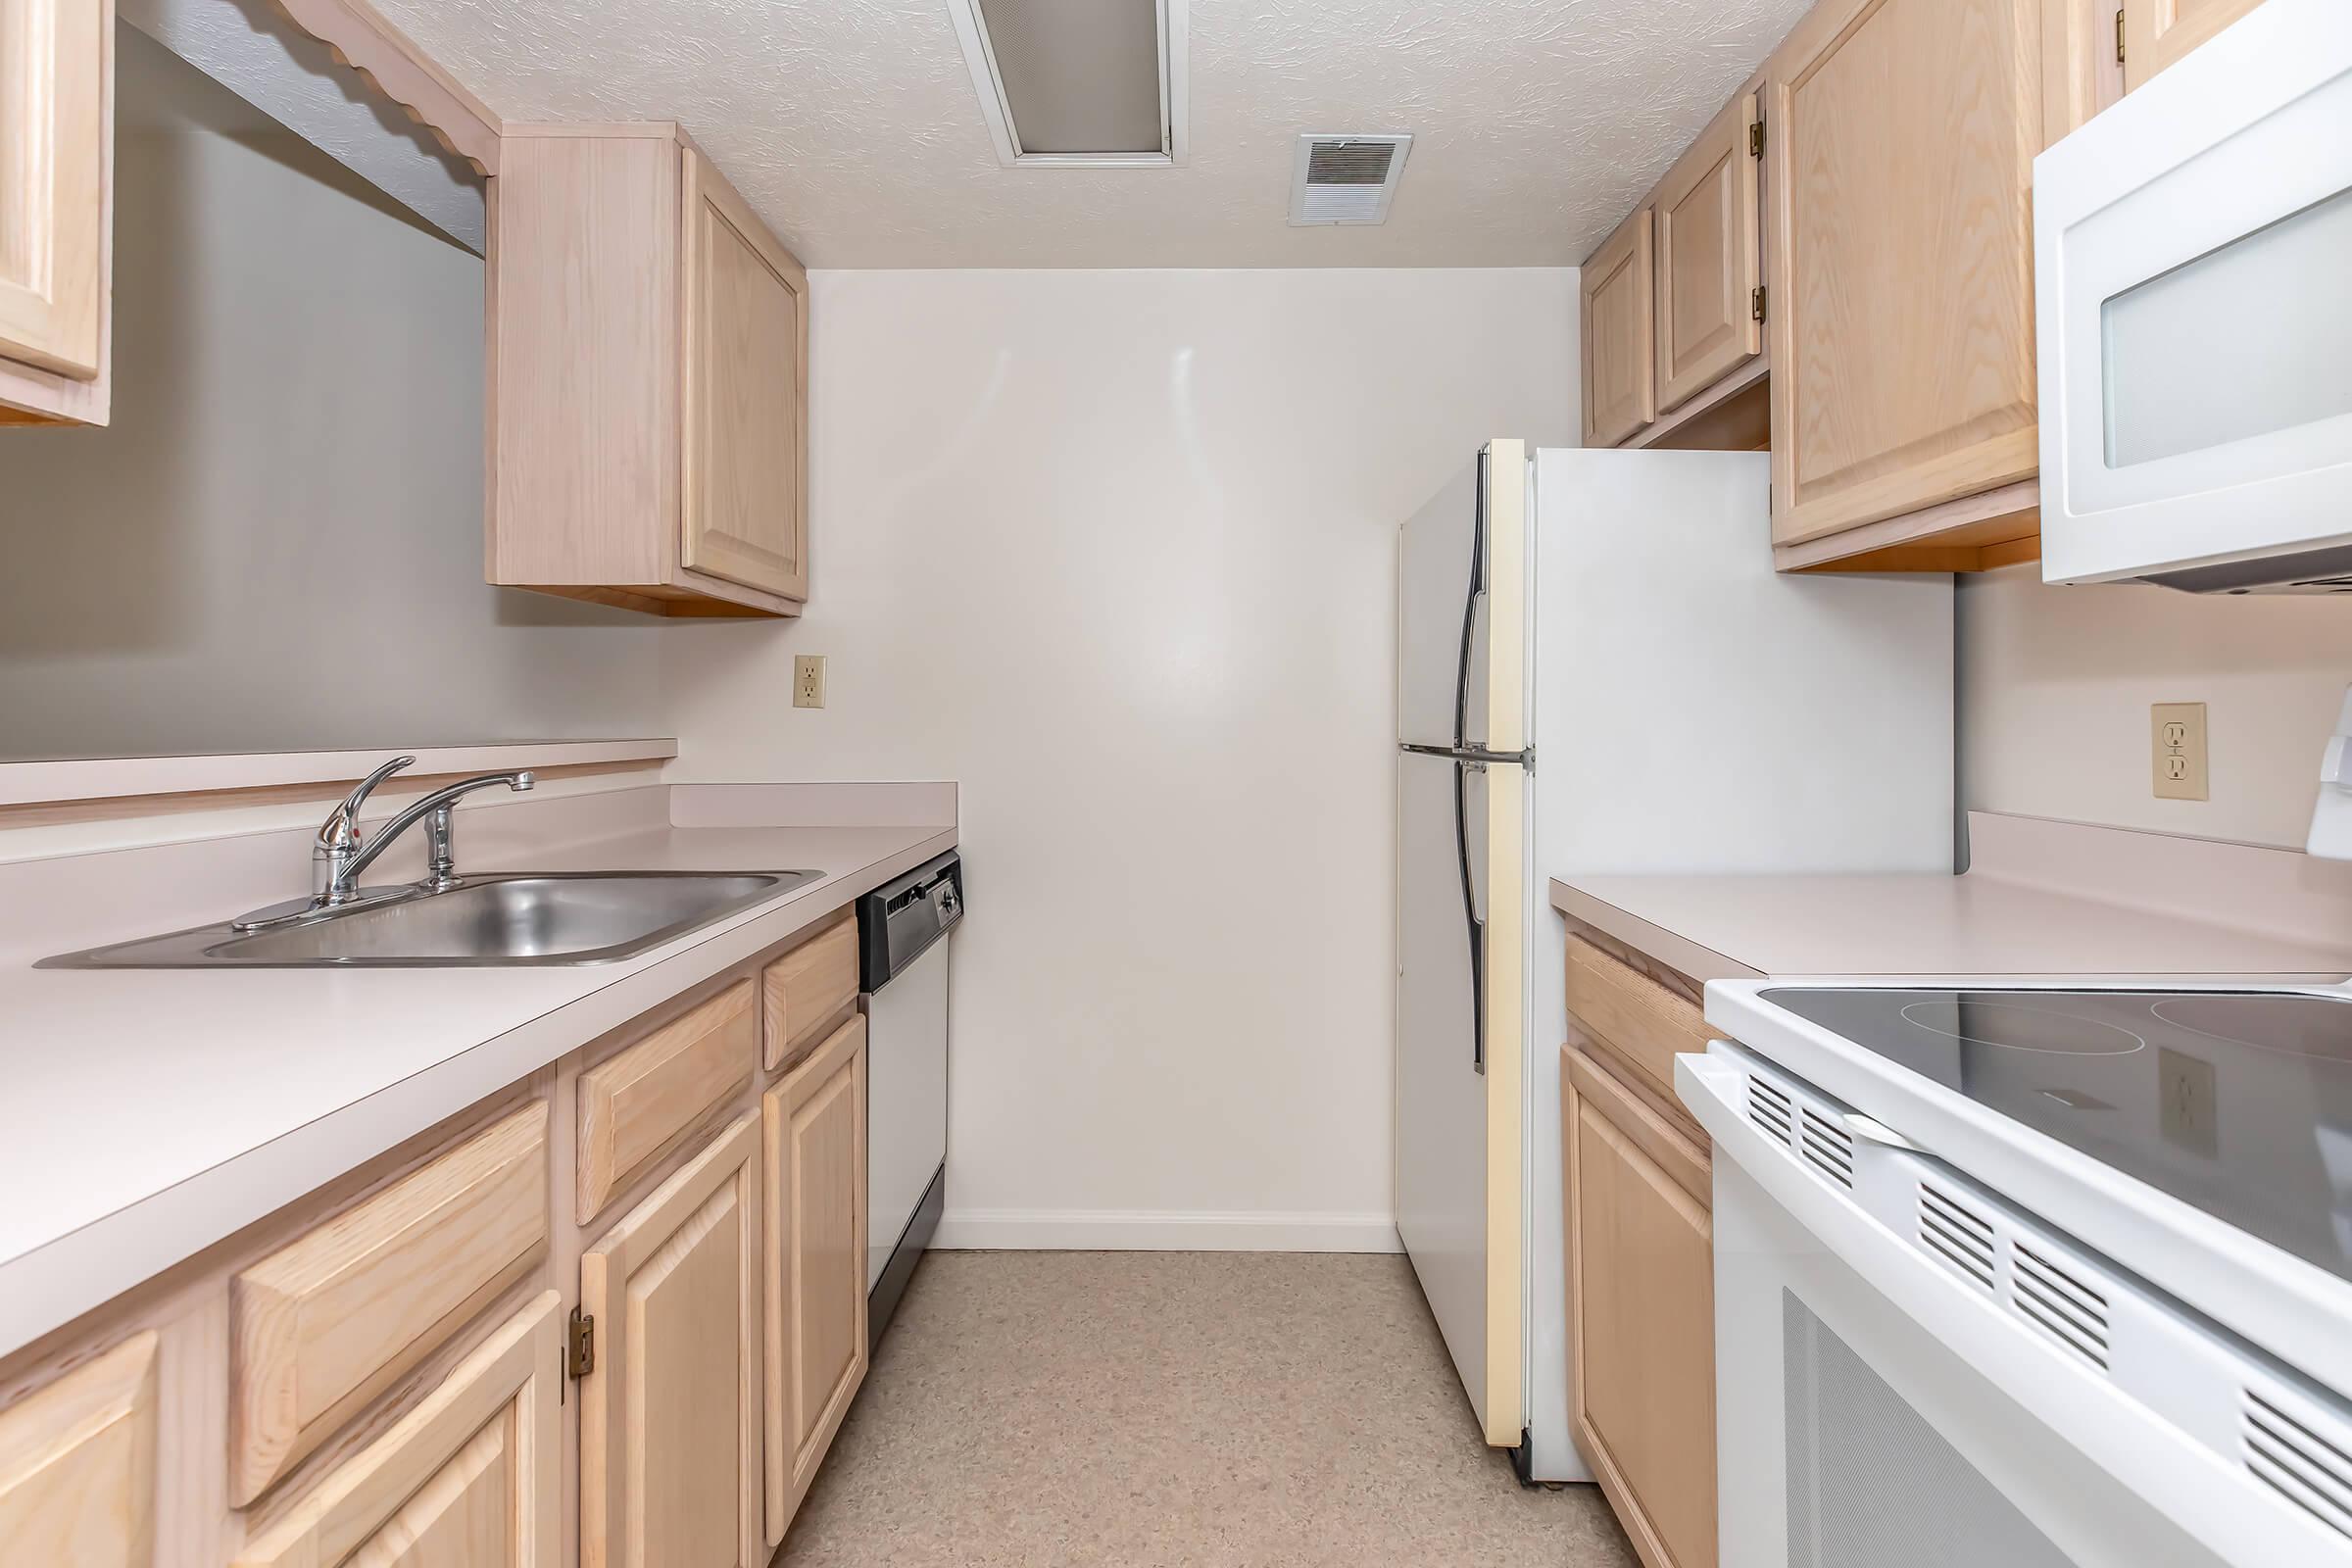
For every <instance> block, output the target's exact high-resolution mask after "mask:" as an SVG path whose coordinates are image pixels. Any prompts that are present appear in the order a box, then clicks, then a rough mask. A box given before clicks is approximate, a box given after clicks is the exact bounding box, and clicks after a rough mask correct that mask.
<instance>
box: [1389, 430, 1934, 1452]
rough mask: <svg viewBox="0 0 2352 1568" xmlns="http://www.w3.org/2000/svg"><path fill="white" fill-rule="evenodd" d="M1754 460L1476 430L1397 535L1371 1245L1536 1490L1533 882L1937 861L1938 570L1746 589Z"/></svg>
mask: <svg viewBox="0 0 2352 1568" xmlns="http://www.w3.org/2000/svg"><path fill="white" fill-rule="evenodd" d="M1767 463H1768V459H1767V458H1766V457H1765V455H1764V454H1761V453H1744V452H1618V451H1599V450H1593V451H1587V450H1581V449H1572V448H1571V449H1550V448H1546V449H1544V450H1541V451H1538V452H1536V453H1534V454H1533V455H1532V457H1531V455H1530V454H1529V452H1528V450H1527V447H1526V445H1525V443H1523V442H1520V441H1515V440H1495V441H1492V442H1489V443H1488V444H1487V446H1486V447H1485V448H1484V449H1483V450H1482V451H1481V452H1480V453H1479V454H1478V455H1477V460H1476V461H1475V462H1474V463H1472V464H1470V465H1468V466H1465V467H1464V468H1463V469H1462V471H1461V473H1460V474H1459V475H1458V476H1457V477H1456V478H1455V479H1454V480H1453V482H1451V483H1449V484H1448V485H1446V488H1445V489H1444V490H1442V491H1440V492H1439V493H1438V494H1437V495H1436V496H1435V497H1433V498H1432V499H1431V501H1430V502H1429V504H1428V505H1427V506H1425V507H1424V508H1422V510H1421V511H1420V512H1418V513H1416V514H1415V515H1413V516H1412V517H1411V518H1410V519H1409V520H1408V521H1406V522H1405V523H1404V525H1403V528H1402V530H1401V533H1400V535H1399V543H1398V593H1397V604H1398V628H1397V1043H1396V1140H1397V1142H1396V1155H1397V1167H1396V1168H1397V1195H1396V1196H1397V1231H1398V1233H1399V1234H1400V1235H1401V1237H1402V1239H1403V1242H1404V1247H1405V1250H1406V1251H1407V1252H1408V1253H1409V1254H1410V1256H1411V1258H1412V1262H1413V1267H1414V1270H1415V1272H1416V1273H1417V1274H1418V1276H1419V1278H1420V1281H1421V1286H1422V1290H1423V1293H1424V1294H1425V1295H1426V1296H1427V1297H1428V1299H1429V1304H1430V1308H1431V1310H1432V1312H1433V1313H1434V1314H1435V1315H1436V1317H1437V1320H1438V1326H1439V1328H1440V1330H1441V1331H1442V1332H1443V1334H1444V1336H1445V1339H1446V1348H1447V1350H1448V1351H1450V1352H1451V1354H1452V1357H1453V1362H1454V1366H1455V1368H1456V1369H1457V1370H1458V1371H1459V1373H1460V1374H1461V1379H1462V1386H1463V1388H1464V1390H1465V1391H1467V1393H1468V1394H1469V1397H1470V1402H1471V1405H1472V1407H1473V1408H1474V1409H1475V1410H1476V1412H1477V1415H1478V1419H1479V1424H1480V1426H1481V1428H1482V1429H1483V1430H1484V1432H1485V1435H1486V1439H1487V1442H1488V1443H1490V1444H1493V1445H1495V1446H1499V1447H1507V1448H1510V1449H1512V1450H1514V1452H1513V1458H1514V1461H1515V1462H1516V1463H1517V1465H1518V1466H1519V1469H1520V1472H1521V1474H1522V1475H1523V1476H1525V1477H1527V1478H1530V1479H1534V1480H1540V1481H1582V1480H1589V1479H1591V1472H1590V1471H1589V1470H1588V1468H1587V1467H1586V1464H1585V1462H1584V1460H1583V1458H1582V1456H1581V1455H1580V1454H1579V1453H1578V1451H1577V1448H1576V1445H1575V1440H1574V1436H1573V1433H1572V1429H1571V1421H1570V1413H1569V1412H1570V1410H1571V1409H1572V1408H1573V1405H1572V1402H1571V1396H1570V1390H1569V1378H1570V1376H1571V1368H1570V1365H1569V1357H1568V1342H1567V1304H1566V1297H1567V1290H1566V1270H1565V1262H1564V1242H1563V1235H1562V1223H1561V1219H1562V1210H1561V1189H1560V1118H1559V1104H1560V1090H1559V1078H1560V1073H1559V1050H1560V1046H1561V1043H1562V1042H1563V1041H1564V1040H1565V1038H1566V1033H1565V1031H1566V1012H1567V1005H1566V984H1567V980H1566V974H1565V967H1564V965H1565V956H1564V954H1565V945H1566V934H1565V928H1564V926H1563V924H1562V922H1561V919H1560V917H1559V916H1558V915H1557V914H1556V913H1555V912H1554V911H1553V910H1552V908H1551V906H1550V899H1549V888H1548V884H1549V880H1550V879H1551V878H1553V877H1570V876H1573V875H1574V874H1576V873H1579V872H1582V873H1588V874H1596V873H1604V872H1644V871H1647V872H1707V873H1737V872H1791V871H1825V872H1826V871H1933V870H1945V871H1948V870H1950V869H1951V865H1952V845H1953V776H1952V769H1953V750H1952V679H1953V675H1952V659H1953V650H1952V582H1951V579H1950V578H1949V577H1948V576H1942V575H1907V576H1867V575H1856V574H1844V573H1837V574H1801V575H1800V574H1784V573H1778V572H1775V571H1774V570H1773V558H1772V545H1771V524H1770V520H1769V514H1768V500H1767V496H1768V482H1769V481H1768V474H1767Z"/></svg>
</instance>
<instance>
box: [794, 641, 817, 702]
mask: <svg viewBox="0 0 2352 1568" xmlns="http://www.w3.org/2000/svg"><path fill="white" fill-rule="evenodd" d="M792 706H793V707H795V708H822V707H824V706H825V656H824V655H822V654H795V655H793V656H792Z"/></svg>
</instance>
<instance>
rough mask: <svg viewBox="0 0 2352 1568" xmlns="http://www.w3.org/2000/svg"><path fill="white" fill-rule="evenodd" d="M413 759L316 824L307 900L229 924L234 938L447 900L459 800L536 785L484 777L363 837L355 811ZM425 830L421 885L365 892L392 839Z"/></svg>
mask: <svg viewBox="0 0 2352 1568" xmlns="http://www.w3.org/2000/svg"><path fill="white" fill-rule="evenodd" d="M416 760H417V759H416V758H414V757H395V758H394V759H392V760H390V761H388V762H386V763H384V764H383V765H382V766H381V767H378V768H377V769H375V771H373V772H371V773H369V774H368V776H367V777H366V778H364V779H362V780H360V781H359V783H357V784H355V785H353V786H352V788H351V793H350V794H349V795H346V796H344V797H343V799H342V800H341V801H339V802H338V803H336V806H335V809H333V810H331V811H329V812H327V813H326V820H325V821H323V822H321V823H319V832H318V835H317V837H316V839H315V840H314V841H313V842H312V845H311V896H310V897H309V898H307V899H289V900H287V901H286V902H285V903H283V904H273V905H271V906H270V907H268V908H266V909H256V910H254V911H253V912H252V913H251V914H248V915H244V916H242V917H241V918H239V919H237V920H234V921H232V922H231V924H232V926H233V927H234V928H235V929H236V930H239V931H258V930H261V929H262V928H263V927H265V926H271V925H276V924H279V923H281V922H284V921H287V920H298V919H302V918H304V917H305V916H308V915H314V914H320V913H323V912H325V911H326V910H329V909H348V908H356V907H361V906H364V905H369V904H380V903H385V902H388V901H390V900H393V899H406V898H415V897H417V895H419V894H426V893H446V892H448V891H449V890H450V889H451V888H454V887H456V886H457V885H458V884H459V881H460V878H459V876H458V867H457V859H456V851H455V848H454V845H453V842H452V833H453V828H454V823H453V816H452V811H453V808H455V807H456V805H457V803H458V801H459V800H460V799H462V798H463V797H465V796H467V795H471V794H472V793H473V792H474V791H475V790H486V789H489V788H491V787H493V786H495V785H500V784H503V785H505V786H506V787H507V788H508V789H511V790H514V791H516V792H517V793H519V792H521V791H524V790H528V789H529V788H530V787H531V786H532V785H533V784H535V783H537V782H538V781H537V780H536V779H535V778H533V777H532V775H531V774H530V773H529V772H528V771H527V770H524V771H517V772H510V773H481V774H476V775H475V776H474V777H472V778H462V779H460V780H458V781H457V782H456V783H455V784H449V785H445V786H443V787H442V788H440V789H437V790H435V791H433V792H432V793H431V794H430V795H426V796H423V797H421V798H419V799H417V800H416V801H414V802H412V803H411V804H410V805H408V806H407V807H405V808H403V809H401V810H400V812H399V813H398V814H397V815H395V816H394V817H393V818H392V819H391V820H390V821H388V822H386V823H385V824H384V825H383V826H382V827H380V828H378V829H376V831H375V832H374V834H373V835H372V836H363V835H362V833H361V832H360V808H361V807H362V806H364V805H365V804H367V800H368V796H369V795H370V794H372V793H373V792H374V790H375V787H376V786H377V785H378V784H381V783H382V782H383V781H384V780H385V779H387V778H390V777H391V776H392V775H393V774H394V773H397V772H399V771H400V770H401V769H402V768H404V767H408V766H410V765H412V764H413V763H415V762H416ZM420 821H421V822H423V823H424V824H425V829H424V832H425V872H424V880H422V881H421V882H415V883H410V884H406V885H404V886H399V887H377V888H363V887H361V886H360V885H359V880H360V874H361V873H362V872H363V871H366V870H367V869H368V866H370V865H372V864H373V863H374V862H375V858H376V857H377V856H379V855H381V854H383V853H384V851H386V850H388V849H390V848H391V847H392V844H393V842H394V841H395V840H397V839H398V838H399V837H400V836H401V835H402V834H403V833H406V832H407V831H408V830H409V829H410V828H412V827H414V826H416V825H417V823H418V822H420Z"/></svg>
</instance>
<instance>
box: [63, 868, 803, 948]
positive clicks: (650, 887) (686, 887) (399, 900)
mask: <svg viewBox="0 0 2352 1568" xmlns="http://www.w3.org/2000/svg"><path fill="white" fill-rule="evenodd" d="M821 874H822V873H820V872H816V871H552V872H538V873H532V872H500V873H492V874H489V875H484V876H468V877H466V878H465V879H464V880H463V881H462V882H460V883H459V884H458V885H457V886H456V887H454V888H451V889H449V890H448V891H446V892H439V893H433V892H425V891H422V890H417V891H415V892H412V893H409V894H406V895H403V896H400V897H396V898H391V899H387V900H381V901H378V902H371V903H363V904H360V905H358V906H356V907H351V908H347V909H337V908H330V909H321V910H319V912H318V913H316V914H308V915H303V916H300V917H298V918H294V919H290V920H283V921H279V922H276V923H273V924H271V925H269V926H267V927H265V928H264V929H261V930H256V931H250V932H242V931H239V930H237V929H236V928H235V927H233V926H231V925H228V924H225V923H223V924H219V925H205V926H196V927H194V928H192V929H189V930H185V931H173V932H170V933H167V934H166V935H163V936H155V937H143V938H141V939H139V940H138V941H135V942H119V943H115V944H113V945H112V946H109V947H103V948H90V949H86V950H84V951H82V952H80V953H68V954H61V955H60V956H57V957H54V958H44V959H42V960H41V961H40V963H39V964H37V965H35V967H37V968H43V969H212V968H263V969H309V968H354V969H366V968H374V969H444V968H485V967H492V966H537V967H552V966H564V965H586V964H597V963H614V962H617V961H619V960H620V959H622V958H628V957H633V956H636V955H637V954H640V953H643V952H645V951H647V950H648V949H651V948H656V947H659V946H661V945H662V943H664V942H667V941H670V940H671V939H673V938H676V937H681V936H684V935H685V934H686V933H688V932H690V931H693V930H695V929H696V928H698V927H700V926H705V925H709V924H711V922H712V921H714V920H722V919H724V918H726V917H727V916H728V915H730V914H734V913H735V912H737V911H738V910H741V909H745V908H748V907H751V906H752V905H755V904H758V903H760V902H761V901H762V900H765V899H771V898H774V897H775V896H776V895H777V894H779V893H784V892H788V891H790V890H791V889H793V888H796V887H799V886H802V885H803V884H805V883H808V882H811V881H814V880H815V879H816V878H817V877H818V876H819V875H821Z"/></svg>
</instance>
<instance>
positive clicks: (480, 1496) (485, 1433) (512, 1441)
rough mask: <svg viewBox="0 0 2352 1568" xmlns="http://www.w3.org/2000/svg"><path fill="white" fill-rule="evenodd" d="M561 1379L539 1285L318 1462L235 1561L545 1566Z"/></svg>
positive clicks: (553, 1304)
mask: <svg viewBox="0 0 2352 1568" xmlns="http://www.w3.org/2000/svg"><path fill="white" fill-rule="evenodd" d="M563 1378H564V1308H563V1302H562V1299H561V1298H560V1297H559V1296H558V1295H557V1294H556V1293H555V1292H554V1291H548V1292H545V1293H544V1294H542V1295H541V1296H540V1297H539V1298H538V1299H535V1300H534V1301H532V1302H531V1304H530V1305H528V1306H526V1307H524V1308H523V1309H522V1310H521V1311H520V1312H518V1313H517V1314H516V1315H515V1317H513V1318H511V1319H509V1320H508V1321H507V1322H506V1323H505V1324H504V1325H503V1326H502V1327H500V1328H499V1329H498V1330H497V1331H495V1332H494V1333H493V1334H491V1336H490V1338H489V1339H488V1340H487V1341H486V1342H485V1343H484V1344H483V1345H482V1347H481V1348H479V1349H477V1350H475V1351H474V1352H473V1353H472V1354H471V1355H468V1356H467V1357H466V1359H465V1360H464V1361H463V1362H462V1363H460V1364H459V1366H458V1367H457V1369H456V1370H454V1371H453V1372H451V1373H450V1375H449V1376H448V1377H447V1378H446V1379H445V1380H443V1382H442V1383H441V1384H440V1386H439V1387H437V1388H436V1389H434V1390H433V1392H432V1393H431V1394H429V1395H427V1396H426V1397H425V1398H424V1399H423V1401H422V1402H421V1403H419V1404H418V1405H417V1407H416V1408H415V1409H414V1410H411V1411H410V1412H409V1413H408V1414H407V1415H406V1416H404V1417H402V1418H401V1420H400V1421H399V1422H398V1423H397V1424H395V1425H394V1426H393V1427H392V1428H391V1430H389V1431H388V1432H386V1433H385V1434H384V1435H383V1436H382V1437H381V1438H378V1439H377V1440H376V1441H375V1442H373V1443H371V1444H369V1445H368V1446H367V1447H365V1448H363V1449H361V1450H360V1451H359V1452H358V1453H357V1454H355V1455H354V1456H353V1457H352V1458H350V1459H348V1460H346V1461H344V1462H343V1463H342V1464H340V1465H338V1466H337V1467H336V1468H335V1469H333V1470H332V1471H330V1472H328V1474H327V1475H326V1476H325V1477H324V1478H323V1479H321V1480H320V1481H319V1483H318V1485H317V1486H316V1487H315V1488H313V1489H312V1490H311V1491H310V1492H309V1493H308V1494H307V1495H305V1497H304V1499H303V1501H302V1502H301V1504H300V1505H299V1506H297V1507H296V1508H295V1510H294V1511H293V1512H292V1513H290V1514H289V1515H287V1516H286V1518H285V1519H283V1520H282V1521H280V1522H279V1523H278V1524H277V1525H276V1526H275V1527H274V1528H272V1529H271V1530H270V1531H269V1532H268V1533H267V1534H266V1535H264V1536H262V1537H261V1538H260V1539H259V1540H257V1541H255V1542H254V1543H253V1544H251V1545H250V1546H248V1547H247V1548H246V1549H245V1551H244V1552H242V1553H241V1554H240V1555H239V1556H238V1558H237V1563H238V1565H239V1568H338V1565H341V1564H350V1565H352V1568H363V1565H364V1568H558V1563H559V1561H560V1557H561V1552H562V1540H563V1531H562V1523H563V1522H562V1519H561V1518H560V1517H559V1511H560V1509H561V1507H562V1497H563V1483H562V1474H563V1473H562V1470H561V1468H560V1467H561V1464H562V1450H563V1427H562V1424H561V1423H562V1417H561V1415H560V1413H559V1409H558V1401H559V1399H560V1398H561V1397H562V1384H563Z"/></svg>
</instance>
